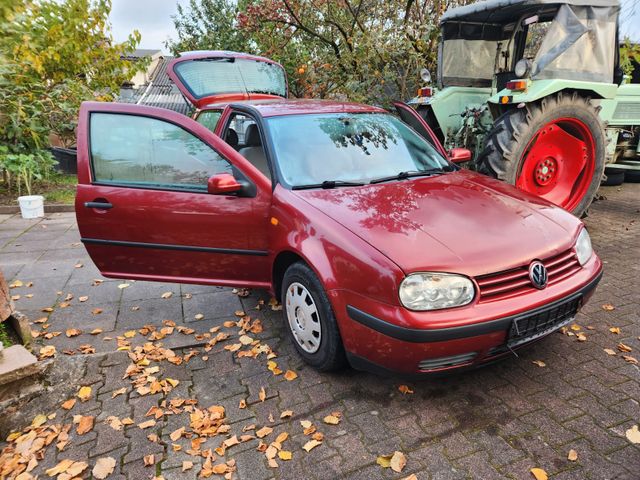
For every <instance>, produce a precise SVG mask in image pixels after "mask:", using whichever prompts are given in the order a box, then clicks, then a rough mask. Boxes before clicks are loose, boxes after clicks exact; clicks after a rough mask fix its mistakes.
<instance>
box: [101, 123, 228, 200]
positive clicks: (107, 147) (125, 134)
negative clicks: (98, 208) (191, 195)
mask: <svg viewBox="0 0 640 480" xmlns="http://www.w3.org/2000/svg"><path fill="white" fill-rule="evenodd" d="M90 152H91V167H92V172H93V179H94V181H95V182H98V183H109V184H118V185H124V186H136V187H146V188H160V189H178V190H194V191H203V192H206V191H207V180H208V179H209V177H211V176H212V175H215V174H217V173H231V172H232V169H231V165H230V164H229V162H227V161H226V160H225V159H224V158H223V157H221V156H220V155H219V154H218V153H217V152H216V151H215V150H213V149H212V148H211V147H210V146H209V145H207V144H206V143H204V142H203V141H202V140H200V139H199V138H197V137H195V136H194V135H193V134H191V133H189V132H188V131H186V130H184V129H183V128H181V127H179V126H177V125H174V124H173V123H169V122H167V121H163V120H159V119H157V118H151V117H144V116H137V115H126V114H125V115H123V114H113V113H92V114H91V120H90Z"/></svg>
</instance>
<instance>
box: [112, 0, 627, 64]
mask: <svg viewBox="0 0 640 480" xmlns="http://www.w3.org/2000/svg"><path fill="white" fill-rule="evenodd" d="M112 2H113V9H112V10H111V24H112V26H113V36H114V38H115V40H116V41H118V42H121V41H123V40H124V39H126V37H127V35H128V34H129V33H131V32H132V31H133V30H134V29H137V30H138V31H139V32H140V34H141V35H142V42H141V43H140V48H159V49H161V50H163V51H165V52H166V48H165V47H164V45H163V42H164V41H165V40H166V39H167V38H168V37H172V38H175V37H176V32H175V29H174V28H173V22H172V21H171V15H173V14H174V13H176V4H177V3H180V4H182V5H186V4H187V3H188V0H112ZM621 3H622V13H621V14H620V23H621V30H622V33H623V34H626V35H629V36H630V37H631V38H632V39H633V40H635V41H638V42H640V1H638V0H622V1H621Z"/></svg>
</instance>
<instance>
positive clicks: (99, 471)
mask: <svg viewBox="0 0 640 480" xmlns="http://www.w3.org/2000/svg"><path fill="white" fill-rule="evenodd" d="M115 466H116V459H115V458H113V457H102V458H99V459H98V461H97V462H96V464H95V466H94V467H93V470H92V471H91V473H92V474H93V478H97V479H98V480H103V479H105V478H107V477H108V476H109V475H111V474H112V473H113V469H114V468H115Z"/></svg>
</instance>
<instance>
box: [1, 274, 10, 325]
mask: <svg viewBox="0 0 640 480" xmlns="http://www.w3.org/2000/svg"><path fill="white" fill-rule="evenodd" d="M12 313H13V303H12V302H11V295H9V286H8V285H7V282H6V281H5V279H4V275H3V274H2V270H0V322H4V321H5V320H6V319H7V318H9V316H10V315H11V314H12Z"/></svg>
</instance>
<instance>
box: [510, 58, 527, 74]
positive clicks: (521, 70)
mask: <svg viewBox="0 0 640 480" xmlns="http://www.w3.org/2000/svg"><path fill="white" fill-rule="evenodd" d="M530 68H531V61H530V60H528V59H526V58H521V59H520V60H518V63H516V66H515V67H514V68H513V73H515V74H516V77H518V78H524V76H525V75H526V74H527V73H529V69H530Z"/></svg>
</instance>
